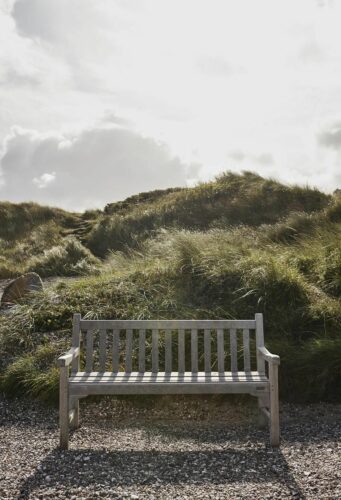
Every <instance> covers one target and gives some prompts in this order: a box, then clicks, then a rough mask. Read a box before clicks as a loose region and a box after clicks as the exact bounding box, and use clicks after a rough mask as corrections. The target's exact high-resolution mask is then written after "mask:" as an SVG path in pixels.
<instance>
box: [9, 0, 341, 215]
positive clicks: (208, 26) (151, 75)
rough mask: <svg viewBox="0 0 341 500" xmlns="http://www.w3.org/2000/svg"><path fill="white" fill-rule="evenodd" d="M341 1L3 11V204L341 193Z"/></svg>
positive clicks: (101, 2) (104, 4)
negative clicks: (224, 183)
mask: <svg viewBox="0 0 341 500" xmlns="http://www.w3.org/2000/svg"><path fill="white" fill-rule="evenodd" d="M340 26H341V1H339V0H334V1H333V0H0V199H1V200H9V201H13V202H21V201H36V202H39V203H43V204H49V205H54V206H60V207H63V208H66V209H70V210H84V209H91V208H102V207H103V206H104V205H105V204H106V203H108V202H112V201H116V200H120V199H124V198H125V197H127V196H130V195H132V194H135V193H138V192H141V191H148V190H152V189H158V188H167V187H173V186H192V185H195V184H196V183H198V182H200V181H206V180H209V179H212V178H214V177H215V176H216V175H218V174H219V173H221V172H223V171H226V170H231V171H233V172H242V171H244V170H249V171H250V170H251V171H254V172H257V173H259V174H260V175H263V176H265V177H272V178H275V179H278V180H280V181H282V182H285V183H290V184H293V183H298V184H301V185H310V186H316V187H318V188H319V189H321V190H323V191H325V192H332V191H334V190H335V189H336V188H340V187H341V29H340Z"/></svg>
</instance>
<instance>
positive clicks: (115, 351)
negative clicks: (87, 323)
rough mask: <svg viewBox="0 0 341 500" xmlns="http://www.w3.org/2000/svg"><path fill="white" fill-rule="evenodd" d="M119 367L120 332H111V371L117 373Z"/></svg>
mask: <svg viewBox="0 0 341 500" xmlns="http://www.w3.org/2000/svg"><path fill="white" fill-rule="evenodd" d="M119 366H120V332H119V330H114V331H113V337H112V371H113V372H118V370H119Z"/></svg>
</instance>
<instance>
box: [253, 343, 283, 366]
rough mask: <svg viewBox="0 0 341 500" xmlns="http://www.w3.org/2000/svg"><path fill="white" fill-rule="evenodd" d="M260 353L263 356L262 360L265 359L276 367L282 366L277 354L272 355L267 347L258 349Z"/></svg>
mask: <svg viewBox="0 0 341 500" xmlns="http://www.w3.org/2000/svg"><path fill="white" fill-rule="evenodd" d="M257 351H258V353H260V355H261V356H262V358H264V359H265V361H268V362H269V363H273V364H275V365H279V364H280V358H279V356H277V354H271V352H270V351H268V350H267V348H266V347H258V350H257Z"/></svg>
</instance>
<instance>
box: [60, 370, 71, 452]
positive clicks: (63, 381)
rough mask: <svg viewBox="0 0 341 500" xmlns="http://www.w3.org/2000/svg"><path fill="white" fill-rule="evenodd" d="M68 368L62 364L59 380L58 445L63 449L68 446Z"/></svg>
mask: <svg viewBox="0 0 341 500" xmlns="http://www.w3.org/2000/svg"><path fill="white" fill-rule="evenodd" d="M68 370H69V368H68V367H67V366H63V367H61V368H60V380H59V430H60V447H61V448H62V449H63V450H67V449H68V448H69V394H68V392H69V384H68V378H69V372H68Z"/></svg>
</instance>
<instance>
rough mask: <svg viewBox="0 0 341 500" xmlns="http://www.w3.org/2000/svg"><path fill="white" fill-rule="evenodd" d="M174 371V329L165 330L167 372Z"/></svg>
mask: <svg viewBox="0 0 341 500" xmlns="http://www.w3.org/2000/svg"><path fill="white" fill-rule="evenodd" d="M171 371H172V331H171V330H166V332H165V372H166V373H170V372H171Z"/></svg>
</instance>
